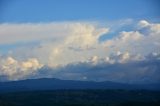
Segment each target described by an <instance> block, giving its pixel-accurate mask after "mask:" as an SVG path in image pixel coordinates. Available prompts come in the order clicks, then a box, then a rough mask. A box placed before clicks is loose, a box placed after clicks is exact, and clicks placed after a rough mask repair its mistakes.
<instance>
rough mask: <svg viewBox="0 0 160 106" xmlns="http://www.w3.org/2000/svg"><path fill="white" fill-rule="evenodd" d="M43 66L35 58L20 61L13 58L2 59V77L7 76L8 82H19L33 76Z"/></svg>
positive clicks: (0, 72)
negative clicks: (18, 80)
mask: <svg viewBox="0 0 160 106" xmlns="http://www.w3.org/2000/svg"><path fill="white" fill-rule="evenodd" d="M42 66H43V65H42V64H40V63H39V61H38V60H37V59H35V58H30V59H28V60H26V61H18V60H16V59H14V58H12V57H6V58H1V60H0V76H7V78H8V80H17V79H21V78H24V77H25V76H27V75H30V74H33V73H34V72H35V71H37V70H38V69H40V68H41V67H42Z"/></svg>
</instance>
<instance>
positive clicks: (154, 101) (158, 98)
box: [0, 78, 160, 106]
mask: <svg viewBox="0 0 160 106" xmlns="http://www.w3.org/2000/svg"><path fill="white" fill-rule="evenodd" d="M159 87H160V86H159V84H139V85H138V84H124V83H116V82H111V81H105V82H94V81H75V80H60V79H55V78H42V79H27V80H21V81H10V82H0V106H44V105H47V106H75V105H76V106H159V105H160V89H159Z"/></svg>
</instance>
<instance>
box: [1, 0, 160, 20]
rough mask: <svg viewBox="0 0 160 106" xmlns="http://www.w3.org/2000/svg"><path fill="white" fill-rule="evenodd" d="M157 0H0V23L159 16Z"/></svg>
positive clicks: (151, 17) (154, 17)
mask: <svg viewBox="0 0 160 106" xmlns="http://www.w3.org/2000/svg"><path fill="white" fill-rule="evenodd" d="M159 4H160V3H159V0H14V1H11V0H1V1H0V15H1V18H0V22H1V23H4V22H14V23H17V22H20V23H23V22H50V21H73V20H76V21H77V20H99V21H101V20H119V19H126V18H134V19H141V18H143V19H149V20H151V19H152V20H153V19H158V18H159V16H160V13H159V11H158V10H159Z"/></svg>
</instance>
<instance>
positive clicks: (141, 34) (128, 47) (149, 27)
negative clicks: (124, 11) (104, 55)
mask: <svg viewBox="0 0 160 106" xmlns="http://www.w3.org/2000/svg"><path fill="white" fill-rule="evenodd" d="M137 27H138V28H137V30H135V31H128V32H126V31H122V32H120V33H119V34H118V35H117V36H115V37H114V38H113V39H109V40H106V41H105V42H104V46H105V47H106V49H108V50H109V51H121V52H125V51H128V52H131V53H133V54H143V55H147V54H149V53H151V52H154V51H155V52H159V49H158V48H159V47H160V45H159V43H158V42H160V36H159V34H160V31H159V28H160V24H158V23H157V24H153V23H149V22H147V21H145V20H142V21H139V23H138V26H137Z"/></svg>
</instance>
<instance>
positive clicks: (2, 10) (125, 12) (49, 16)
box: [0, 0, 160, 52]
mask: <svg viewBox="0 0 160 106" xmlns="http://www.w3.org/2000/svg"><path fill="white" fill-rule="evenodd" d="M159 5H160V0H0V23H37V22H57V21H83V20H84V21H94V20H95V21H101V22H103V21H105V20H107V21H109V20H112V21H113V20H121V19H128V18H131V19H147V20H153V19H159V18H160V11H159V10H160V7H159ZM125 29H129V27H128V28H125ZM113 35H115V33H110V36H103V37H102V38H100V40H102V41H103V40H104V39H107V37H109V38H110V37H112V36H113ZM29 43H30V42H29ZM30 44H33V45H34V44H35V43H30ZM22 45H24V44H23V43H17V44H13V45H12V44H11V45H0V48H1V50H2V51H3V52H7V51H8V50H11V49H14V48H16V47H19V46H22ZM25 45H26V44H25Z"/></svg>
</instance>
